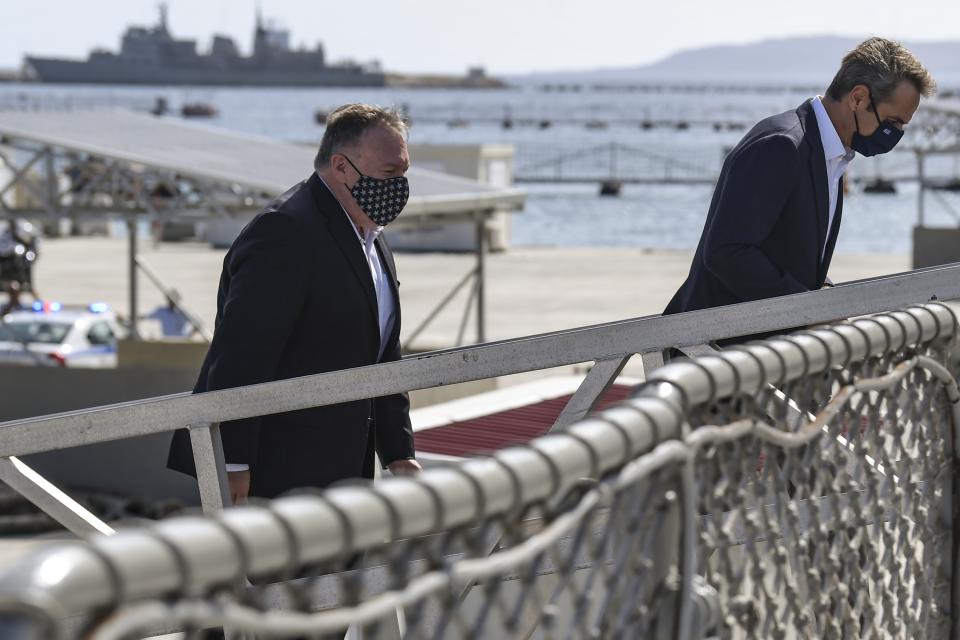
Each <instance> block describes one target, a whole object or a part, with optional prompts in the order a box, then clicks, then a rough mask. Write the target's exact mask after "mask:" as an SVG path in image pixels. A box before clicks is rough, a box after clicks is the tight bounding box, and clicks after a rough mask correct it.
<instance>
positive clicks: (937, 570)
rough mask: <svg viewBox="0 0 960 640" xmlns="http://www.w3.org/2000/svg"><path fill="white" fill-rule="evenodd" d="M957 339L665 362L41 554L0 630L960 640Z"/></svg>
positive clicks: (12, 596)
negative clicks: (428, 463) (416, 453)
mask: <svg viewBox="0 0 960 640" xmlns="http://www.w3.org/2000/svg"><path fill="white" fill-rule="evenodd" d="M957 335H958V326H957V319H956V316H955V315H954V314H953V312H952V311H951V310H950V309H949V308H947V307H946V306H944V305H942V304H930V305H925V306H919V307H913V308H910V309H907V310H906V311H899V312H893V313H888V314H883V315H880V316H875V317H871V318H863V319H859V320H855V321H853V322H851V323H847V324H840V325H835V326H832V327H821V328H817V329H814V330H809V331H803V332H800V333H797V334H794V335H791V336H788V337H785V338H779V339H773V340H768V341H763V342H753V343H750V344H749V345H748V346H745V347H738V348H734V349H731V350H728V351H726V352H722V353H713V354H711V355H707V356H704V357H699V358H696V359H693V360H690V361H687V362H679V363H674V364H671V365H668V366H667V367H663V368H661V369H659V370H658V371H657V372H656V373H654V374H652V375H651V376H650V377H649V379H648V380H647V382H646V383H645V384H644V385H643V386H642V387H641V388H640V389H639V390H638V392H637V393H636V394H635V396H634V398H633V399H632V400H630V401H628V402H626V403H624V404H623V405H621V406H619V407H617V408H615V409H611V410H608V411H606V412H604V413H603V414H601V415H598V416H595V417H594V418H592V419H588V420H584V421H579V422H577V423H575V424H573V425H571V426H569V427H568V428H566V429H564V430H562V431H561V432H558V433H554V434H551V435H548V436H545V437H542V438H539V439H537V440H535V441H533V442H531V443H530V444H529V446H522V447H514V448H510V449H506V450H502V451H499V452H497V453H496V454H494V455H493V456H491V457H487V458H478V459H472V460H468V461H466V462H464V463H462V464H458V465H452V466H450V467H447V468H440V469H430V470H427V471H426V472H424V473H423V474H422V475H421V476H420V477H418V478H416V479H411V478H391V479H388V480H386V481H383V482H381V483H378V484H377V485H374V486H372V487H363V486H355V487H342V488H335V489H331V490H328V491H326V492H324V493H323V494H319V495H304V496H298V497H290V498H283V499H280V500H276V501H273V502H270V503H264V504H262V505H257V506H252V507H243V508H237V509H230V510H228V511H226V512H223V513H222V514H220V515H219V516H218V517H215V518H200V517H189V518H176V519H172V520H170V521H167V522H164V523H160V524H158V525H156V526H154V527H151V528H149V529H143V530H128V531H122V532H119V533H118V534H116V535H115V536H111V537H99V538H97V539H95V540H93V541H92V542H91V544H73V545H63V546H58V547H53V548H50V549H47V550H44V551H42V552H40V553H38V554H37V555H35V556H33V557H32V558H30V559H28V560H27V561H25V562H23V563H21V564H20V565H19V566H18V567H17V568H16V570H15V571H14V572H11V573H9V574H8V575H6V576H3V577H2V578H0V612H5V613H7V614H8V615H13V616H14V617H10V618H8V621H11V622H8V625H12V624H14V623H15V624H16V625H18V626H16V627H14V626H8V627H7V628H8V629H9V630H10V632H11V633H17V634H21V635H18V636H12V637H18V638H20V637H22V638H29V637H43V638H56V637H65V634H67V633H71V634H73V633H76V634H77V635H83V637H90V638H97V639H108V638H116V639H119V638H128V637H131V636H132V635H133V634H139V635H142V634H144V633H149V632H161V631H165V630H170V629H175V628H183V629H187V630H191V629H193V630H196V629H200V628H202V627H205V626H218V625H220V626H226V627H228V628H229V629H231V630H234V631H236V630H240V631H243V632H254V633H259V634H267V635H268V636H271V637H276V636H279V637H289V636H292V635H311V636H313V635H317V634H331V635H332V636H336V634H339V635H340V636H342V634H343V633H344V631H345V630H347V629H348V627H350V628H352V629H355V630H359V631H361V632H362V633H365V634H369V636H370V637H395V636H393V635H391V634H392V633H400V634H401V635H402V637H409V638H419V637H425V638H426V637H468V638H484V637H530V635H531V634H533V633H534V632H535V631H536V632H538V633H539V634H540V635H541V636H542V637H548V638H549V637H584V638H586V637H603V638H615V637H623V638H628V637H678V638H693V637H703V636H704V633H705V632H706V631H707V630H708V629H713V630H714V631H717V632H720V633H722V634H723V635H724V636H725V637H726V636H730V635H732V636H734V637H751V638H769V637H794V636H795V637H880V638H902V637H903V638H905V637H927V638H947V637H955V634H956V632H957V631H958V630H960V629H958V628H957V627H956V625H957V619H958V617H957V597H958V589H957V587H956V577H957V575H958V574H957V568H958V555H957V546H956V543H955V536H954V534H955V533H956V532H957V530H958V529H957V516H958V509H957V505H956V503H955V500H954V495H955V494H954V484H955V482H956V480H957V478H958V476H957V474H956V473H955V469H956V464H957V443H958V442H960V440H958V439H957V437H956V436H957V429H958V428H960V392H958V389H957V384H956V379H955V375H956V371H955V370H952V366H953V365H952V364H951V362H950V358H951V350H953V349H956V347H957ZM494 541H495V542H496V543H495V544H494V546H493V547H491V542H494ZM491 551H492V553H491ZM364 552H365V553H366V554H367V557H366V565H367V566H368V567H369V568H367V569H359V568H358V567H357V559H358V557H359V556H358V554H362V553H364ZM699 574H704V575H705V580H704V579H703V578H699V577H698V575H699ZM244 578H249V579H250V580H252V581H253V583H254V584H255V585H257V586H253V587H251V588H248V589H242V590H241V591H239V592H238V591H237V589H236V585H237V584H238V581H240V580H242V579H244ZM294 578H296V580H293V581H290V580H291V579H294ZM277 580H285V581H286V582H285V584H284V585H270V584H268V583H272V582H274V581H277ZM281 606H282V607H283V608H284V610H278V607H281ZM398 611H399V612H400V616H399V617H400V620H401V623H400V626H399V628H395V627H392V626H391V625H390V624H387V623H386V622H385V621H390V620H393V619H395V617H396V616H397V612H398ZM71 616H74V619H73V620H72V621H71V622H72V626H71V625H69V624H66V625H65V624H64V620H65V619H67V618H69V617H71ZM951 627H953V628H951ZM30 634H36V635H30ZM325 637H326V636H325ZM336 637H339V636H336Z"/></svg>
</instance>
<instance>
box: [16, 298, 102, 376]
mask: <svg viewBox="0 0 960 640" xmlns="http://www.w3.org/2000/svg"><path fill="white" fill-rule="evenodd" d="M119 333H120V325H119V324H118V323H117V317H116V315H115V314H114V313H113V312H112V311H110V309H109V308H108V307H107V305H105V304H101V303H95V304H91V305H89V306H87V307H67V306H64V305H61V304H60V303H58V302H39V301H38V302H35V303H34V304H33V307H32V308H29V309H23V310H17V311H12V312H10V313H8V314H7V315H6V316H4V317H3V323H2V324H0V364H22V365H46V366H55V367H87V368H109V367H116V366H117V335H118V334H119Z"/></svg>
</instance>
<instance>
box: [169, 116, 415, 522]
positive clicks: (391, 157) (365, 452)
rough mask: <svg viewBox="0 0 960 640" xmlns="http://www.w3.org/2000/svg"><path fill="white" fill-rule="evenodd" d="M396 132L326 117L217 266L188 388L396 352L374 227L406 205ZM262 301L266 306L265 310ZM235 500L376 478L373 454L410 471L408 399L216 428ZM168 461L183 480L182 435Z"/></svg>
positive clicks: (392, 283) (391, 292)
mask: <svg viewBox="0 0 960 640" xmlns="http://www.w3.org/2000/svg"><path fill="white" fill-rule="evenodd" d="M409 166H410V157H409V155H408V153H407V145H406V127H405V125H404V123H403V121H402V120H401V119H400V117H399V116H398V115H397V114H396V113H395V112H393V111H391V110H386V109H381V108H379V107H374V106H370V105H362V104H351V105H345V106H343V107H340V108H339V109H337V110H335V111H334V112H333V113H332V114H331V115H330V118H329V119H328V121H327V129H326V131H325V133H324V136H323V141H322V142H321V145H320V150H319V152H318V154H317V158H316V161H315V166H314V172H313V173H312V174H311V176H310V177H309V178H307V179H306V180H305V181H303V182H301V183H300V184H298V185H296V186H294V187H293V188H291V189H290V190H289V191H287V192H286V193H284V194H283V195H282V196H280V197H279V198H278V199H277V200H275V201H273V202H272V203H270V204H269V205H268V206H267V207H266V208H265V209H264V210H263V211H262V212H261V213H260V214H258V215H257V217H256V218H254V219H253V221H252V222H251V223H250V224H249V225H248V226H247V227H246V228H245V229H244V230H243V231H242V232H241V233H240V236H239V237H238V238H237V240H236V241H235V242H234V244H233V246H232V247H231V248H230V251H229V252H228V253H227V256H226V258H225V259H224V264H223V275H222V276H221V279H220V291H219V295H218V301H217V320H216V327H215V331H214V336H213V342H212V343H211V345H210V351H209V353H208V354H207V357H206V359H205V361H204V363H203V368H202V369H201V372H200V378H199V380H198V381H197V385H196V387H195V389H194V392H195V393H200V392H204V391H213V390H217V389H226V388H230V387H238V386H244V385H251V384H257V383H261V382H268V381H272V380H280V379H285V378H295V377H299V376H305V375H311V374H316V373H323V372H327V371H335V370H340V369H349V368H353V367H361V366H365V365H371V364H375V363H378V362H385V361H389V360H396V359H398V358H399V357H400V343H399V336H400V300H399V297H398V292H397V284H398V282H397V277H396V267H395V265H394V261H393V255H392V253H391V252H390V249H389V247H388V246H387V244H386V242H385V241H384V239H383V236H382V235H381V233H380V231H381V230H382V229H383V227H384V226H385V225H387V224H389V223H390V222H391V221H392V220H393V219H395V218H396V217H397V216H398V215H399V214H400V212H401V211H402V209H403V207H404V205H405V204H406V201H407V197H408V193H409V188H408V185H407V180H406V177H405V176H404V174H405V173H406V172H407V169H408V168H409ZM265 302H267V304H265ZM222 433H223V444H224V454H225V458H226V461H227V463H228V465H227V471H228V476H229V478H230V485H231V493H232V494H233V498H234V502H235V503H241V502H243V501H245V499H246V497H247V494H248V493H249V494H250V495H255V496H261V497H274V496H277V495H279V494H281V493H283V492H285V491H287V490H290V489H293V488H297V487H326V486H328V485H329V484H331V483H333V482H336V481H338V480H343V479H347V478H372V477H373V472H374V451H376V452H377V453H378V454H379V457H380V460H381V461H382V462H383V463H384V464H385V465H387V466H388V467H389V468H390V470H391V471H392V472H393V473H398V474H403V473H414V472H416V471H418V470H419V469H420V465H419V464H418V463H417V462H416V460H415V459H414V448H413V431H412V429H411V427H410V418H409V402H408V400H407V397H406V395H405V394H398V395H394V396H388V397H385V398H377V399H375V400H361V401H358V402H349V403H344V404H338V405H333V406H328V407H318V408H314V409H305V410H302V411H295V412H291V413H283V414H276V415H272V416H265V417H263V418H252V419H246V420H238V421H236V422H234V423H224V425H223V432H222ZM169 464H170V466H171V467H172V468H174V469H177V470H180V471H184V472H185V473H192V472H193V471H194V469H193V459H192V455H191V453H190V443H189V436H188V435H187V434H186V433H185V432H183V431H181V432H178V433H177V434H175V436H174V441H173V444H172V446H171V452H170V461H169Z"/></svg>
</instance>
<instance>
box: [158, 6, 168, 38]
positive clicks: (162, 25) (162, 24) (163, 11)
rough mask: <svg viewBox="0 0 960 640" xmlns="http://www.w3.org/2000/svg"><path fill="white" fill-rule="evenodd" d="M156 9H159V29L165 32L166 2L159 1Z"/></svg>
mask: <svg viewBox="0 0 960 640" xmlns="http://www.w3.org/2000/svg"><path fill="white" fill-rule="evenodd" d="M157 9H159V10H160V30H161V31H163V32H164V33H167V32H168V31H167V3H166V2H161V3H159V4H157Z"/></svg>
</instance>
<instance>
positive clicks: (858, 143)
mask: <svg viewBox="0 0 960 640" xmlns="http://www.w3.org/2000/svg"><path fill="white" fill-rule="evenodd" d="M870 106H871V107H873V115H874V116H875V117H876V119H877V124H878V126H877V130H876V131H874V132H873V133H872V134H870V135H869V136H864V135H860V121H859V120H857V112H856V111H854V112H853V121H854V123H856V125H857V130H856V131H854V132H853V140H852V141H851V142H850V148H852V149H853V150H854V151H856V152H857V153H859V154H860V155H862V156H868V157H869V156H875V155H877V154H880V153H887V152H888V151H891V150H892V149H893V148H894V147H895V146H897V143H898V142H900V138H902V137H903V131H902V130H900V129H899V128H897V125H895V124H894V123H893V121H892V120H884V121H883V122H881V121H880V114H879V112H877V105H875V104H874V103H873V96H872V95H871V96H870Z"/></svg>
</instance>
